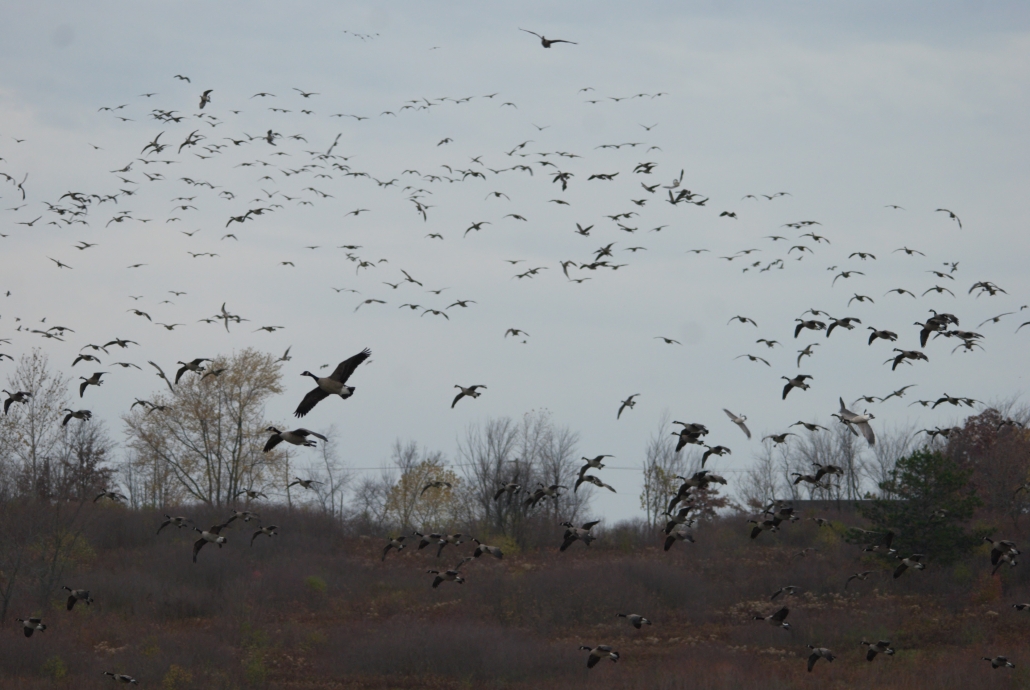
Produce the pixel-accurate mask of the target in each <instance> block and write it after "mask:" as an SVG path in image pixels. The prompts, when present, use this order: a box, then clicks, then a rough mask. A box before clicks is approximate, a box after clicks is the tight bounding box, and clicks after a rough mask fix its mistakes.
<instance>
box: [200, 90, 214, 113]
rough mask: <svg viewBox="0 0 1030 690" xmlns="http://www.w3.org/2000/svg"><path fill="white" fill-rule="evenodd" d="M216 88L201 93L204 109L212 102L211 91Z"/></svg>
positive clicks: (201, 103)
mask: <svg viewBox="0 0 1030 690" xmlns="http://www.w3.org/2000/svg"><path fill="white" fill-rule="evenodd" d="M212 91H214V89H208V90H207V91H205V92H204V93H202V94H200V109H201V110H203V109H204V106H205V105H207V104H208V103H210V102H211V92H212Z"/></svg>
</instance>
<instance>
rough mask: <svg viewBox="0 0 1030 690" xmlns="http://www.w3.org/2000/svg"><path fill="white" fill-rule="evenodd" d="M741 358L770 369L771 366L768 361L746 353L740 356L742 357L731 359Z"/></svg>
mask: <svg viewBox="0 0 1030 690" xmlns="http://www.w3.org/2000/svg"><path fill="white" fill-rule="evenodd" d="M741 357H747V358H748V359H749V360H751V361H752V362H761V363H762V364H764V365H765V366H767V367H771V366H772V365H771V364H769V360H767V359H765V358H764V357H759V356H758V355H751V354H748V353H746V352H745V353H744V354H742V355H737V356H736V357H734V358H733V359H740V358H741Z"/></svg>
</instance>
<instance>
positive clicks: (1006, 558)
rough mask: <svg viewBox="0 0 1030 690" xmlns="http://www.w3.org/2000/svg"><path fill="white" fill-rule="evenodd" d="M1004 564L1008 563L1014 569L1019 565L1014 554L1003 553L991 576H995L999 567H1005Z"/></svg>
mask: <svg viewBox="0 0 1030 690" xmlns="http://www.w3.org/2000/svg"><path fill="white" fill-rule="evenodd" d="M1006 563H1008V564H1009V565H1010V566H1012V567H1013V568H1015V567H1016V566H1017V565H1019V563H1018V562H1017V561H1016V556H1015V554H1013V553H1011V552H1010V553H1004V554H1002V555H1001V557H1000V558H999V559H998V563H997V565H995V566H994V569H993V570H991V575H996V574H997V572H998V570H999V569H1001V566H1003V565H1005V564H1006Z"/></svg>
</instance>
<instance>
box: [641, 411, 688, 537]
mask: <svg viewBox="0 0 1030 690" xmlns="http://www.w3.org/2000/svg"><path fill="white" fill-rule="evenodd" d="M686 457H687V456H685V455H683V454H681V453H677V452H676V441H675V440H673V436H672V432H671V430H670V427H669V411H668V410H665V411H663V412H662V416H661V418H660V419H659V422H658V430H657V431H655V433H654V434H652V435H651V437H650V438H649V439H648V441H647V446H646V447H645V449H644V468H643V469H644V488H643V491H641V493H640V507H641V508H643V510H644V514H645V516H646V519H647V524H649V525H651V526H652V527H657V526H658V525H660V524H663V523H664V520H663V519H662V516H663V515H664V514H665V512H666V508H667V507H668V504H669V500H670V496H671V495H672V494H675V493H676V489H677V487H678V486H679V480H677V479H676V475H685V473H686V472H687V470H686V468H685V466H684V460H685V459H686Z"/></svg>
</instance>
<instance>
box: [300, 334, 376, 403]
mask: <svg viewBox="0 0 1030 690" xmlns="http://www.w3.org/2000/svg"><path fill="white" fill-rule="evenodd" d="M371 356H372V351H371V350H369V349H368V348H365V349H364V350H362V351H361V352H359V353H358V354H356V355H354V356H353V357H350V358H348V359H345V360H344V361H342V362H340V363H339V364H338V365H337V366H336V369H335V370H333V373H332V374H330V375H329V376H326V377H321V378H320V377H318V376H315V375H314V374H312V373H311V372H310V371H304V372H301V376H310V377H311V378H313V379H314V380H315V383H316V384H317V385H316V386H315V388H314V389H312V390H310V391H308V394H307V395H305V396H304V399H303V400H301V401H300V405H298V406H297V409H296V411H295V412H294V413H293V414H294V416H296V417H303V416H304V415H306V414H307V413H308V412H311V410H313V409H314V407H315V405H317V404H318V403H320V402H322V401H323V400H325V399H326V398H328V397H329V396H330V395H338V396H340V397H341V398H343V399H344V400H346V399H347V398H349V397H351V396H352V395H354V390H355V389H354V387H353V386H348V385H347V379H349V378H350V376H351V374H353V373H354V370H355V369H357V368H358V366H359V365H360V364H361V363H362V362H364V361H365V360H366V359H368V358H369V357H371Z"/></svg>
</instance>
